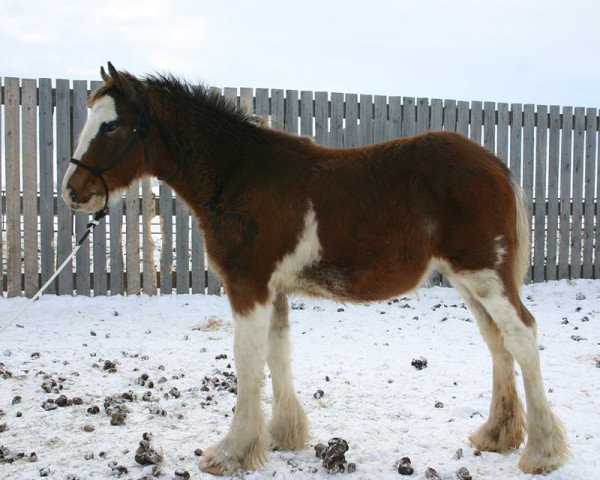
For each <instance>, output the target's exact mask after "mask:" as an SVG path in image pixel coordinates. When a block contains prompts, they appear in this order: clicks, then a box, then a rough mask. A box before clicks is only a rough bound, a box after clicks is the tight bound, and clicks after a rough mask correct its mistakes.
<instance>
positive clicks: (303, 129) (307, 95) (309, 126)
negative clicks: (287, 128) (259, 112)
mask: <svg viewBox="0 0 600 480" xmlns="http://www.w3.org/2000/svg"><path fill="white" fill-rule="evenodd" d="M257 95H258V92H257ZM257 98H258V97H257ZM257 103H258V102H257ZM313 118H314V106H313V93H312V92H308V91H306V90H303V91H302V92H300V135H307V136H309V137H312V136H313Z"/></svg>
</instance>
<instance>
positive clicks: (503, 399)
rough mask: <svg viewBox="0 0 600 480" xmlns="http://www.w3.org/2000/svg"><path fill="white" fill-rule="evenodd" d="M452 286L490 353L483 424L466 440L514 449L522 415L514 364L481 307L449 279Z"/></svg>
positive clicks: (520, 433) (520, 435)
mask: <svg viewBox="0 0 600 480" xmlns="http://www.w3.org/2000/svg"><path fill="white" fill-rule="evenodd" d="M452 283H453V285H454V287H455V288H456V289H457V290H458V292H459V293H460V295H461V296H462V297H463V299H464V300H465V303H466V304H467V306H468V307H469V309H470V310H471V312H472V313H473V315H474V316H475V319H476V320H477V325H478V326H479V330H480V331H481V335H482V336H483V338H484V340H485V341H486V343H487V346H488V348H489V350H490V353H491V354H492V362H493V380H492V402H491V405H490V412H489V416H488V419H487V421H486V422H485V423H484V424H483V425H482V426H481V427H480V428H479V429H478V430H476V431H475V432H473V434H472V435H471V436H470V437H469V438H470V440H471V442H472V443H473V445H474V446H475V447H476V448H477V449H479V450H483V451H488V452H506V451H508V450H513V449H515V448H518V447H519V445H521V443H522V442H523V438H524V435H525V413H524V411H523V406H522V405H521V401H520V400H519V396H518V393H517V387H516V384H515V362H514V359H513V356H512V355H511V354H510V352H509V351H508V350H507V349H506V347H505V346H504V342H503V340H502V336H501V334H500V330H499V329H498V327H497V326H496V324H495V323H494V321H493V320H492V319H491V317H490V315H489V314H488V312H487V311H486V310H485V308H484V307H483V305H482V304H481V303H480V302H479V301H478V300H476V299H475V297H474V296H473V295H471V293H470V292H469V290H468V289H467V288H466V287H465V286H464V285H462V284H461V283H460V281H458V279H456V278H452Z"/></svg>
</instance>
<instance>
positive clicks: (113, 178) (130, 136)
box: [62, 62, 149, 213]
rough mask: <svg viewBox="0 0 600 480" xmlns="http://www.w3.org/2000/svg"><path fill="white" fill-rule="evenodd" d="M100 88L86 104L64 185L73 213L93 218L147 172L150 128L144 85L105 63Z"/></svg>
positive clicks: (64, 191) (63, 192) (64, 195)
mask: <svg viewBox="0 0 600 480" xmlns="http://www.w3.org/2000/svg"><path fill="white" fill-rule="evenodd" d="M108 71H109V74H107V73H106V72H105V71H104V69H103V68H101V70H100V73H101V75H102V79H103V80H104V84H103V85H101V86H100V87H99V88H98V89H97V90H95V91H94V92H93V93H92V95H91V96H90V99H89V105H90V106H91V112H90V115H89V117H88V119H87V122H86V124H85V126H84V128H83V130H82V132H81V136H80V138H79V142H78V145H77V148H76V149H75V153H74V154H73V159H72V160H71V165H70V166H69V168H68V170H67V172H66V173H65V176H64V179H63V183H62V197H63V199H64V201H65V202H66V203H67V205H69V206H70V207H71V208H72V209H74V210H81V211H83V212H88V213H93V212H96V211H99V210H101V209H102V208H103V207H105V206H107V205H108V203H109V202H110V201H111V200H114V199H116V198H118V197H120V195H121V194H122V191H123V189H124V188H126V187H127V186H128V185H129V184H130V183H131V182H132V181H133V180H135V179H136V178H138V177H140V176H141V175H142V174H143V173H144V170H145V168H146V165H145V161H144V158H145V152H144V150H145V149H146V146H145V143H146V141H147V140H146V136H147V134H148V129H149V117H148V111H147V109H148V107H147V101H146V100H145V94H144V90H145V88H144V84H143V83H142V82H141V81H139V80H137V79H136V78H135V77H133V76H132V75H129V74H127V73H124V72H117V70H115V68H114V67H113V65H112V64H111V63H110V62H109V64H108Z"/></svg>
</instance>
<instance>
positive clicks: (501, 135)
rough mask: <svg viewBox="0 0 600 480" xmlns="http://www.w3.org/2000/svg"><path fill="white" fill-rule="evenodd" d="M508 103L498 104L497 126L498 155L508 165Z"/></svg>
mask: <svg viewBox="0 0 600 480" xmlns="http://www.w3.org/2000/svg"><path fill="white" fill-rule="evenodd" d="M508 121H509V115H508V103H499V104H498V125H497V127H496V155H497V156H498V158H499V159H500V160H502V162H503V163H504V165H508Z"/></svg>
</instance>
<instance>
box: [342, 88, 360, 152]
mask: <svg viewBox="0 0 600 480" xmlns="http://www.w3.org/2000/svg"><path fill="white" fill-rule="evenodd" d="M356 145H358V95H355V94H346V128H345V130H344V147H355V146H356Z"/></svg>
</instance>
